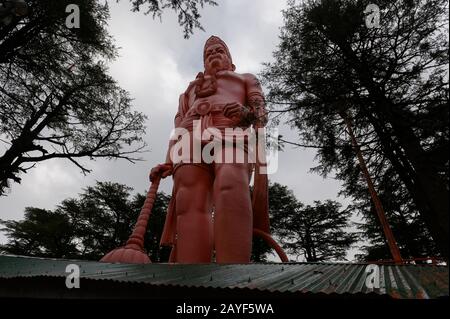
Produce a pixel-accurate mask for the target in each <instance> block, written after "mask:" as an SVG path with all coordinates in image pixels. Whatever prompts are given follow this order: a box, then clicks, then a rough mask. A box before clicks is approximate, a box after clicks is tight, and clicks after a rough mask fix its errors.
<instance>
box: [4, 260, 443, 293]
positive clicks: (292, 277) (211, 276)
mask: <svg viewBox="0 0 450 319" xmlns="http://www.w3.org/2000/svg"><path fill="white" fill-rule="evenodd" d="M68 264H77V265H79V266H80V273H81V280H82V279H83V278H90V279H106V280H113V281H119V282H136V283H145V284H148V285H165V286H167V285H169V286H180V287H181V286H184V287H210V288H218V289H221V288H235V289H241V288H250V289H258V290H261V291H270V292H282V293H283V292H292V293H325V294H332V293H336V294H344V293H345V294H369V293H375V294H379V295H389V296H391V297H394V298H437V297H443V296H448V295H449V289H448V267H447V266H432V265H400V266H395V265H380V266H379V271H380V288H378V289H377V288H367V286H366V284H365V282H366V278H367V273H366V267H367V265H366V264H350V263H346V264H342V263H284V264H280V263H261V264H230V265H218V264H199V265H182V264H147V265H136V264H107V263H100V262H93V261H79V260H63V259H44V258H31V257H22V256H9V255H3V256H0V278H16V277H30V276H31V277H34V276H56V277H65V276H66V273H65V269H66V266H67V265H68Z"/></svg>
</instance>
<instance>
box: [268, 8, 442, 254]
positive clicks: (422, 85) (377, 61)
mask: <svg viewBox="0 0 450 319" xmlns="http://www.w3.org/2000/svg"><path fill="white" fill-rule="evenodd" d="M375 3H377V4H378V5H379V7H380V8H381V17H380V21H381V22H380V26H379V28H372V29H369V28H367V27H366V26H365V23H364V20H365V16H364V9H365V7H366V5H367V4H369V1H359V0H345V1H344V0H343V1H332V0H327V1H321V2H315V1H311V2H306V3H303V4H302V5H297V4H295V3H293V4H292V5H291V6H290V7H289V8H288V9H287V10H286V11H285V12H284V17H285V26H284V28H283V30H282V34H281V43H280V45H279V47H278V50H277V51H276V52H275V60H276V61H275V62H274V63H272V64H267V68H266V70H265V71H264V73H263V76H264V79H265V82H266V84H267V85H268V87H269V94H268V100H269V101H271V102H272V108H273V111H274V112H277V113H280V112H281V113H287V114H289V117H290V123H291V124H292V125H293V126H294V127H295V128H297V129H298V130H299V133H300V141H299V143H298V144H301V145H306V146H311V147H316V148H317V149H318V159H319V161H320V165H319V166H318V167H316V168H314V171H316V172H319V173H321V174H322V175H324V176H326V175H327V174H329V173H330V172H332V171H336V172H337V177H338V178H339V179H341V180H343V181H344V187H345V188H344V190H343V194H345V195H347V196H351V197H352V198H353V199H354V200H355V201H361V202H367V198H368V193H367V192H366V191H364V190H365V189H367V186H366V185H364V183H361V180H360V177H361V171H360V168H359V167H358V164H357V162H356V160H355V153H354V150H353V149H352V147H351V144H350V140H349V136H348V134H347V133H346V131H345V125H344V120H346V119H347V120H349V121H351V123H352V126H353V130H354V132H355V135H356V136H357V140H358V142H359V144H360V146H361V151H362V153H363V156H364V158H365V160H366V161H367V166H368V169H369V172H370V174H371V176H372V177H373V179H374V181H375V184H376V187H377V189H378V190H379V191H381V192H382V194H380V196H382V197H384V198H385V201H386V200H388V201H390V202H396V203H395V204H389V205H387V206H389V207H391V209H390V210H387V215H388V220H395V219H396V217H398V216H399V214H403V216H404V217H405V219H404V220H405V221H406V222H407V223H412V224H415V225H417V226H419V225H421V226H420V228H421V231H420V232H419V233H416V234H415V235H417V236H419V237H423V236H422V235H423V234H431V236H432V237H433V239H434V241H435V244H436V246H437V247H438V248H439V251H440V253H441V254H442V255H444V256H448V239H449V238H448V214H449V209H448V107H447V104H448V67H447V65H448V40H447V37H446V36H445V33H446V32H447V31H446V28H445V25H446V24H447V20H448V16H447V15H446V12H447V8H446V1H439V0H436V1H407V2H404V1H376V2H375ZM280 105H281V107H280ZM388 192H390V193H388ZM400 194H401V195H400ZM359 207H365V208H367V205H359ZM394 207H395V208H400V210H398V209H394ZM361 213H362V214H365V215H368V214H371V213H372V212H371V210H370V209H369V210H365V211H361ZM418 218H419V219H420V221H417V219H418ZM367 220H368V221H369V220H371V221H375V220H374V219H372V218H369V219H367ZM407 231H408V227H399V228H397V232H396V233H394V234H396V236H398V237H403V238H407V237H408V236H403V234H402V235H399V232H400V233H402V232H407ZM419 234H420V235H419ZM409 237H410V239H411V235H410V236H409ZM413 241H415V239H414V240H413V239H411V243H412V242H413ZM425 246H428V247H431V246H433V245H425ZM425 246H424V245H422V247H425ZM420 250H422V249H421V248H420V249H418V250H417V251H415V252H414V253H418V251H420ZM413 251H414V249H413V250H411V251H410V252H413ZM422 253H423V251H422ZM429 253H432V251H429ZM415 257H417V256H415Z"/></svg>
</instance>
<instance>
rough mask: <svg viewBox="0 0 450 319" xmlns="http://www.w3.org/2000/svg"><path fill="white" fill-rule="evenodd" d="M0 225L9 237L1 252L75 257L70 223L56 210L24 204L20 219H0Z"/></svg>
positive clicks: (74, 245) (72, 231)
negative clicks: (22, 214)
mask: <svg viewBox="0 0 450 319" xmlns="http://www.w3.org/2000/svg"><path fill="white" fill-rule="evenodd" d="M0 224H2V225H3V226H4V228H2V229H1V230H3V231H5V233H6V236H7V237H9V238H10V240H9V241H8V243H7V244H6V245H4V246H2V247H0V248H1V250H2V251H4V252H7V253H10V254H17V255H29V256H40V257H50V258H73V257H76V256H77V249H76V244H75V235H74V230H73V227H72V224H71V223H70V220H69V218H68V217H67V216H66V215H64V214H61V213H60V212H53V211H49V210H45V209H39V208H34V207H27V208H25V217H24V220H23V221H14V220H8V221H2V220H0Z"/></svg>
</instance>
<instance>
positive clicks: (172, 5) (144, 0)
mask: <svg viewBox="0 0 450 319" xmlns="http://www.w3.org/2000/svg"><path fill="white" fill-rule="evenodd" d="M129 1H130V2H131V4H132V6H133V7H132V10H133V11H135V12H136V11H141V8H142V7H145V9H144V10H145V11H144V13H145V14H152V15H153V18H155V17H159V18H161V16H162V13H163V11H164V10H165V9H172V10H174V11H175V12H176V13H177V14H178V23H179V24H180V26H181V27H183V32H184V37H185V38H186V39H187V38H189V36H190V35H192V34H193V30H194V29H200V30H202V31H204V29H203V27H202V25H201V24H200V21H199V19H200V18H201V15H200V12H199V6H200V8H203V7H204V6H205V5H211V6H216V5H217V2H215V1H213V0H129Z"/></svg>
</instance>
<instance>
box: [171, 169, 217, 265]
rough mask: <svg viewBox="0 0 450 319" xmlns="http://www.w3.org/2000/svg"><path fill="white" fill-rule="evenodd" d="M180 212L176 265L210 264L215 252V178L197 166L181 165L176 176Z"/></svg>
mask: <svg viewBox="0 0 450 319" xmlns="http://www.w3.org/2000/svg"><path fill="white" fill-rule="evenodd" d="M174 183H176V189H177V193H176V204H175V206H176V212H177V244H176V245H177V257H176V260H177V262H180V263H210V262H211V257H212V250H213V234H212V230H213V229H212V218H211V207H212V206H211V205H212V204H211V203H212V192H211V189H212V185H213V176H212V174H211V173H210V172H208V170H206V169H204V168H202V167H199V166H196V165H182V166H181V167H179V168H178V169H177V171H176V173H175V175H174Z"/></svg>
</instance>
